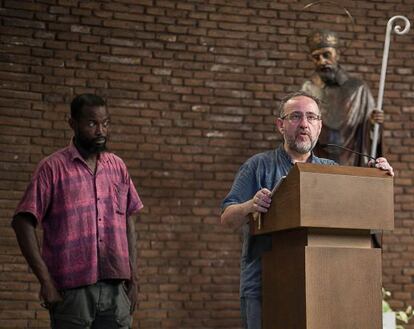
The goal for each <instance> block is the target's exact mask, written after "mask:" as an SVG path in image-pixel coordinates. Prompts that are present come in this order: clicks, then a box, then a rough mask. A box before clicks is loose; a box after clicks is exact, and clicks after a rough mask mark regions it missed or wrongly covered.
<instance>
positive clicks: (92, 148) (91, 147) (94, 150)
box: [76, 137, 107, 154]
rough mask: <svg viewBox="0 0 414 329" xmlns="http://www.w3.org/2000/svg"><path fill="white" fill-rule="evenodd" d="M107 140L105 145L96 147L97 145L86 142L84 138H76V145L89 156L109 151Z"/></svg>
mask: <svg viewBox="0 0 414 329" xmlns="http://www.w3.org/2000/svg"><path fill="white" fill-rule="evenodd" d="M106 141H107V138H105V143H103V144H100V145H96V144H95V143H93V141H92V142H90V141H88V140H85V139H83V138H80V137H77V138H76V145H77V146H79V147H81V148H82V149H83V150H84V151H85V152H87V153H88V154H100V153H103V152H106V151H107V147H106Z"/></svg>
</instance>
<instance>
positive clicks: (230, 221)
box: [221, 188, 272, 228]
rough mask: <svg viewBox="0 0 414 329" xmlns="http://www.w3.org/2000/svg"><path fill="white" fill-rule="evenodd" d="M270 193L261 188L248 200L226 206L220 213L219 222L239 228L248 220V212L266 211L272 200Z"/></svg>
mask: <svg viewBox="0 0 414 329" xmlns="http://www.w3.org/2000/svg"><path fill="white" fill-rule="evenodd" d="M271 194H272V192H270V191H269V190H268V189H266V188H263V189H261V190H259V191H258V192H257V193H256V194H255V195H254V197H253V198H251V199H250V200H248V201H246V202H243V203H239V204H232V205H230V206H228V207H227V208H226V209H225V210H224V211H223V213H222V214H221V223H222V224H224V225H228V226H230V227H233V228H239V227H240V226H242V225H243V224H244V223H246V222H247V221H248V220H249V215H250V214H253V213H255V212H263V213H265V212H267V210H268V209H269V207H270V203H271V201H272V199H271Z"/></svg>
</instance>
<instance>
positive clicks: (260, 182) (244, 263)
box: [222, 145, 336, 297]
mask: <svg viewBox="0 0 414 329" xmlns="http://www.w3.org/2000/svg"><path fill="white" fill-rule="evenodd" d="M308 162H311V163H316V164H325V165H335V164H336V163H335V162H334V161H332V160H328V159H323V158H318V157H316V156H314V155H313V154H312V156H311V157H310V158H309V160H308ZM292 167H293V163H292V160H291V159H290V157H289V155H288V154H287V153H286V151H285V150H284V148H283V145H280V146H279V147H278V148H277V149H276V150H271V151H267V152H264V153H259V154H256V155H254V156H252V157H251V158H250V159H248V160H247V161H246V162H245V163H244V164H243V165H242V166H241V167H240V169H239V172H238V173H237V176H236V178H235V180H234V182H233V186H232V187H231V190H230V192H229V194H228V195H227V196H226V197H225V199H224V200H223V203H222V209H223V211H224V209H225V208H227V207H228V206H230V205H232V204H240V203H243V202H246V201H248V200H250V199H251V198H252V197H253V196H254V195H255V194H256V192H257V191H258V190H260V189H262V188H267V189H269V190H272V189H273V187H274V186H275V185H276V184H277V183H278V182H279V180H280V179H281V178H282V177H283V176H286V175H287V174H288V173H289V171H290V169H291V168H292ZM242 234H243V246H242V253H241V261H240V297H259V296H261V294H262V291H261V287H262V282H261V281H262V280H261V272H262V266H261V261H260V259H261V255H262V253H263V252H264V251H267V250H270V249H271V247H272V240H271V236H270V235H269V234H264V235H258V236H252V235H250V232H249V225H248V224H244V225H243V226H242Z"/></svg>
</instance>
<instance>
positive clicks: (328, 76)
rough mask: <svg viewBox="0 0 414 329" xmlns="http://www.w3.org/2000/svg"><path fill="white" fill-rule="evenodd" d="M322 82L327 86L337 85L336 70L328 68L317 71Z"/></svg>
mask: <svg viewBox="0 0 414 329" xmlns="http://www.w3.org/2000/svg"><path fill="white" fill-rule="evenodd" d="M316 73H318V75H319V77H320V78H321V80H322V81H323V82H324V83H326V84H327V85H334V84H336V70H334V69H331V68H327V69H318V70H316Z"/></svg>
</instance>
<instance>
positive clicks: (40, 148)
mask: <svg viewBox="0 0 414 329" xmlns="http://www.w3.org/2000/svg"><path fill="white" fill-rule="evenodd" d="M338 3H339V4H341V3H342V2H338ZM304 4H306V2H305V1H291V0H282V1H280V0H279V1H236V0H210V1H201V0H194V1H190V0H189V1H169V0H139V1H133V0H111V1H110V0H103V1H80V0H33V1H29V0H15V1H9V0H0V7H1V11H0V28H1V30H0V39H1V43H0V86H1V88H0V122H1V129H0V147H1V152H0V168H1V172H0V175H1V176H0V236H1V238H0V269H1V273H0V310H1V312H0V328H9V327H14V328H41V327H47V325H48V315H47V313H46V312H45V311H44V310H43V309H41V308H40V306H39V303H38V299H37V294H38V288H39V286H38V284H37V282H36V279H35V277H34V276H33V275H32V274H31V273H30V271H29V270H28V268H27V265H26V263H25V261H24V260H23V258H22V256H21V255H20V251H19V249H18V247H17V244H16V242H15V238H14V234H13V232H12V230H11V229H10V227H9V222H10V218H11V216H12V214H13V209H14V207H15V206H16V203H17V201H18V200H19V198H20V197H21V195H22V191H23V190H24V188H25V186H26V185H27V183H28V180H29V177H30V175H31V173H32V171H33V170H34V168H35V165H36V164H37V162H38V161H39V160H40V159H42V158H43V157H44V156H46V155H48V154H50V153H51V152H53V151H55V150H57V149H59V148H60V147H62V146H65V145H66V144H67V143H68V140H69V138H70V136H71V133H70V130H69V129H68V126H67V124H66V123H65V118H66V114H67V112H68V104H69V102H70V100H71V99H72V97H73V96H74V95H75V94H79V93H83V92H93V93H97V94H100V95H102V96H104V97H105V98H106V100H107V102H108V105H109V109H110V111H111V113H112V121H113V127H112V139H111V143H110V147H111V149H113V151H114V152H115V153H117V154H118V155H120V156H121V157H123V159H124V160H125V161H126V163H127V165H128V166H129V170H130V173H131V175H132V176H133V180H134V182H135V184H136V186H137V188H138V190H139V192H140V194H141V196H142V199H143V201H144V203H145V209H144V211H143V213H142V216H141V219H140V222H139V225H138V231H139V232H138V238H139V241H138V247H139V276H140V284H141V285H140V296H139V297H140V305H139V309H138V311H137V313H136V315H135V327H136V324H138V327H139V328H240V322H239V306H238V272H239V268H238V266H239V254H240V241H239V235H238V233H237V232H233V231H231V230H229V229H225V228H223V227H220V226H219V225H218V221H219V215H220V202H221V199H222V198H223V197H224V195H225V194H226V192H227V191H228V189H229V187H230V185H231V182H232V179H233V177H234V174H235V172H236V171H237V169H238V167H239V166H240V164H241V163H242V162H243V161H244V160H246V159H247V158H248V157H249V156H250V155H252V154H254V153H257V152H260V151H263V150H266V149H269V148H272V147H274V146H275V145H277V143H278V142H279V141H280V137H279V136H278V135H277V134H276V133H275V128H274V125H273V120H274V116H273V114H274V109H275V107H276V106H277V105H278V100H279V99H280V97H282V96H283V95H285V94H286V93H287V92H289V91H293V90H296V89H298V86H300V84H301V83H302V82H303V81H304V79H305V78H306V77H308V76H309V75H310V74H311V72H312V65H311V63H310V62H309V60H308V57H307V55H306V47H305V46H304V44H305V35H306V34H307V33H308V31H309V29H310V28H315V27H332V23H333V24H335V25H333V28H334V29H335V30H336V31H339V32H340V33H341V35H342V36H343V37H344V38H348V39H354V40H353V44H352V46H351V47H349V49H348V50H347V51H346V52H345V53H344V54H343V56H342V63H344V64H345V65H344V66H345V67H346V69H347V70H348V71H349V72H351V73H352V74H353V75H355V76H359V77H361V78H363V79H365V80H366V81H367V82H368V84H369V85H370V86H371V88H372V90H373V94H374V95H376V94H377V88H378V81H379V72H380V66H381V56H382V46H383V40H384V31H385V25H386V21H387V19H388V18H389V17H391V16H393V15H397V14H405V15H408V18H409V19H410V20H411V22H413V19H414V15H413V5H414V2H413V0H392V1H391V0H388V1H385V0H384V1H381V0H377V1H353V2H349V3H348V2H347V4H346V5H347V6H348V7H347V9H348V10H349V11H350V12H351V13H352V15H353V16H354V18H355V26H354V31H355V35H354V36H353V33H352V28H351V27H350V24H349V22H348V20H347V18H346V17H345V16H344V15H343V14H342V11H341V10H340V9H338V8H339V7H338V8H333V7H314V8H312V10H310V11H302V10H301V9H302V8H303V6H304ZM334 22H337V23H334ZM413 41H414V32H413V31H411V32H409V34H408V35H405V36H394V37H393V42H392V44H391V52H390V59H389V68H388V76H387V84H386V91H385V99H384V107H385V110H386V124H385V131H384V137H385V145H386V147H385V154H386V155H387V157H388V158H389V160H390V161H391V162H392V164H393V166H394V168H395V169H396V178H395V201H396V203H395V210H396V212H395V224H396V229H395V231H394V232H393V233H392V234H387V235H386V236H385V238H384V240H385V247H384V257H383V264H384V285H385V287H386V288H387V289H389V290H391V291H392V292H393V300H392V304H393V305H394V306H398V307H403V306H404V305H407V304H414V283H413V277H414V240H413V237H412V235H413V234H414V220H413V217H414V213H413V211H414V188H413V187H412V185H413V177H414V166H413V164H412V160H413V159H414V156H413V154H412V152H413V150H414V135H413V133H412V132H411V130H412V129H413V128H414V123H413V122H414V121H413V119H414V106H413V99H414V87H413V83H414V77H413V70H414V42H413ZM410 328H414V326H411V327H410Z"/></svg>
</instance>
